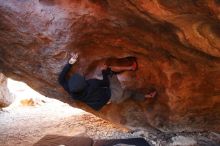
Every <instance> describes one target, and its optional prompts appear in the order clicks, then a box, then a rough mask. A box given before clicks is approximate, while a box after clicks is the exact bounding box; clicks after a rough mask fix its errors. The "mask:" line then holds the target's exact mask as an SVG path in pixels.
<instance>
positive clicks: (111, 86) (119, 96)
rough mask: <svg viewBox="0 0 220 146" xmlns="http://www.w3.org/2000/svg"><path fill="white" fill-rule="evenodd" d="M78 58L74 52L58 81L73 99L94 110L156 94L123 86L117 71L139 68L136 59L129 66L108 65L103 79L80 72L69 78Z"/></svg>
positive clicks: (152, 96)
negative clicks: (89, 76) (140, 91)
mask: <svg viewBox="0 0 220 146" xmlns="http://www.w3.org/2000/svg"><path fill="white" fill-rule="evenodd" d="M77 59H78V54H72V57H71V58H70V60H69V62H68V64H66V65H65V66H64V68H63V70H62V72H61V73H60V75H59V79H58V81H59V83H60V85H61V86H62V87H63V88H64V89H65V90H66V91H67V92H68V93H69V94H70V95H71V97H72V98H73V99H76V100H79V101H82V102H84V103H86V104H87V105H88V106H90V107H91V108H93V109H94V110H100V109H101V108H102V107H103V106H104V105H106V104H109V103H120V102H122V101H124V100H125V99H127V98H130V97H134V99H143V98H154V97H155V96H156V91H153V92H151V93H149V94H147V95H144V94H140V93H136V92H134V91H131V90H124V89H123V88H122V86H121V84H120V81H119V80H118V78H117V73H121V72H123V71H129V70H132V71H135V70H136V69H137V62H136V61H134V63H133V64H132V65H131V66H129V67H116V66H115V67H113V66H108V67H106V69H103V70H102V76H103V79H102V80H99V79H88V80H86V79H85V77H84V76H82V75H80V74H78V73H74V74H73V75H72V77H71V78H70V79H69V80H67V79H66V74H67V73H68V72H69V70H70V69H71V67H72V65H73V64H74V63H75V62H76V61H77Z"/></svg>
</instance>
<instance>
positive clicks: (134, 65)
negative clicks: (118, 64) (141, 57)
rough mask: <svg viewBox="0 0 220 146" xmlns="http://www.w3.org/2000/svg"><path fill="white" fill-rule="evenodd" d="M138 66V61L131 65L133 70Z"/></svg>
mask: <svg viewBox="0 0 220 146" xmlns="http://www.w3.org/2000/svg"><path fill="white" fill-rule="evenodd" d="M137 67H138V65H137V62H136V61H135V62H134V63H133V64H132V66H131V70H133V71H136V70H137Z"/></svg>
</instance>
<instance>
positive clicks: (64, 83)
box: [58, 54, 78, 92]
mask: <svg viewBox="0 0 220 146" xmlns="http://www.w3.org/2000/svg"><path fill="white" fill-rule="evenodd" d="M77 58H78V54H75V55H72V57H71V59H70V60H69V63H68V64H66V65H65V66H64V68H63V70H62V72H61V73H60V75H59V78H58V81H59V83H60V85H62V86H63V88H64V89H65V90H66V91H68V92H69V88H68V80H66V78H65V77H66V74H67V73H68V72H69V70H70V69H71V67H72V65H73V64H74V63H75V62H76V61H77Z"/></svg>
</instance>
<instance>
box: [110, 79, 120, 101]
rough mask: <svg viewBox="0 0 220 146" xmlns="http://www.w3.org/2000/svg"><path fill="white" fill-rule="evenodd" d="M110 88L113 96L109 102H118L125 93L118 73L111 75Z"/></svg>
mask: <svg viewBox="0 0 220 146" xmlns="http://www.w3.org/2000/svg"><path fill="white" fill-rule="evenodd" d="M109 81H110V89H111V98H110V100H109V102H113V103H118V101H119V99H120V97H122V95H123V89H122V87H121V83H120V82H119V80H118V78H117V75H113V76H112V77H109Z"/></svg>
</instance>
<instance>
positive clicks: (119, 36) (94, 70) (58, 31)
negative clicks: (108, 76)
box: [0, 0, 220, 132]
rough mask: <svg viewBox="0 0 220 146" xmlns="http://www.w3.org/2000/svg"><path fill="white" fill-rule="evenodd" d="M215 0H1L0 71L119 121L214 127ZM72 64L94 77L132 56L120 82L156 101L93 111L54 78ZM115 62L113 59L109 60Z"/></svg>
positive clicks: (166, 127) (219, 48) (218, 74)
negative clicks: (73, 57) (133, 67)
mask: <svg viewBox="0 0 220 146" xmlns="http://www.w3.org/2000/svg"><path fill="white" fill-rule="evenodd" d="M219 5H220V3H219V2H218V1H216V0H209V1H164V0H154V1H151V0H134V1H131V0H127V1H125V0H102V1H99V0H77V1H72V0H65V1H62V0H39V1H37V0H28V1H24V0H10V1H5V0H0V71H1V72H3V73H4V74H5V75H7V76H9V77H12V78H14V79H17V80H22V81H24V82H26V83H27V84H28V85H30V86H31V87H32V88H34V89H35V90H37V91H39V92H41V93H42V94H44V95H46V96H49V97H53V98H56V99H59V100H61V101H64V102H67V103H69V104H70V105H72V106H74V107H79V108H82V109H84V110H86V111H88V112H92V113H94V114H96V115H98V116H100V117H103V118H105V119H107V120H110V121H112V122H114V123H118V124H121V125H124V126H133V127H147V126H149V125H150V126H152V127H155V128H157V129H159V130H162V131H199V130H213V131H218V132H220V125H219V123H220V118H219V117H220V44H219V42H220V31H219V30H220V27H219V26H220V25H219V23H220V21H219V19H220V9H219ZM72 52H78V53H79V61H78V62H77V63H76V65H74V67H73V68H72V70H71V73H73V72H79V73H81V74H83V75H85V76H86V78H93V77H96V76H97V74H100V72H101V65H102V63H103V62H105V61H106V60H108V59H109V58H114V59H115V60H117V59H120V58H123V57H127V56H134V57H136V58H137V62H138V70H137V71H135V72H134V71H127V72H124V73H122V74H121V75H120V81H121V84H122V85H123V87H125V88H128V89H132V90H136V91H138V92H143V93H147V92H148V90H149V89H151V88H155V89H156V90H157V92H158V95H157V97H156V99H150V100H145V101H134V100H132V99H128V100H126V101H125V102H123V103H120V104H109V105H106V106H105V107H104V108H102V109H101V110H100V111H93V110H92V109H90V108H89V107H87V106H86V105H85V104H83V103H81V102H79V101H74V100H72V99H70V98H68V97H69V96H68V94H67V93H66V92H65V91H64V90H63V89H62V87H61V86H60V85H59V84H58V82H57V78H58V75H59V73H60V71H61V70H62V68H63V66H64V65H65V64H66V63H67V61H68V59H69V54H70V53H72ZM115 62H116V63H117V65H120V61H115Z"/></svg>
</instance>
